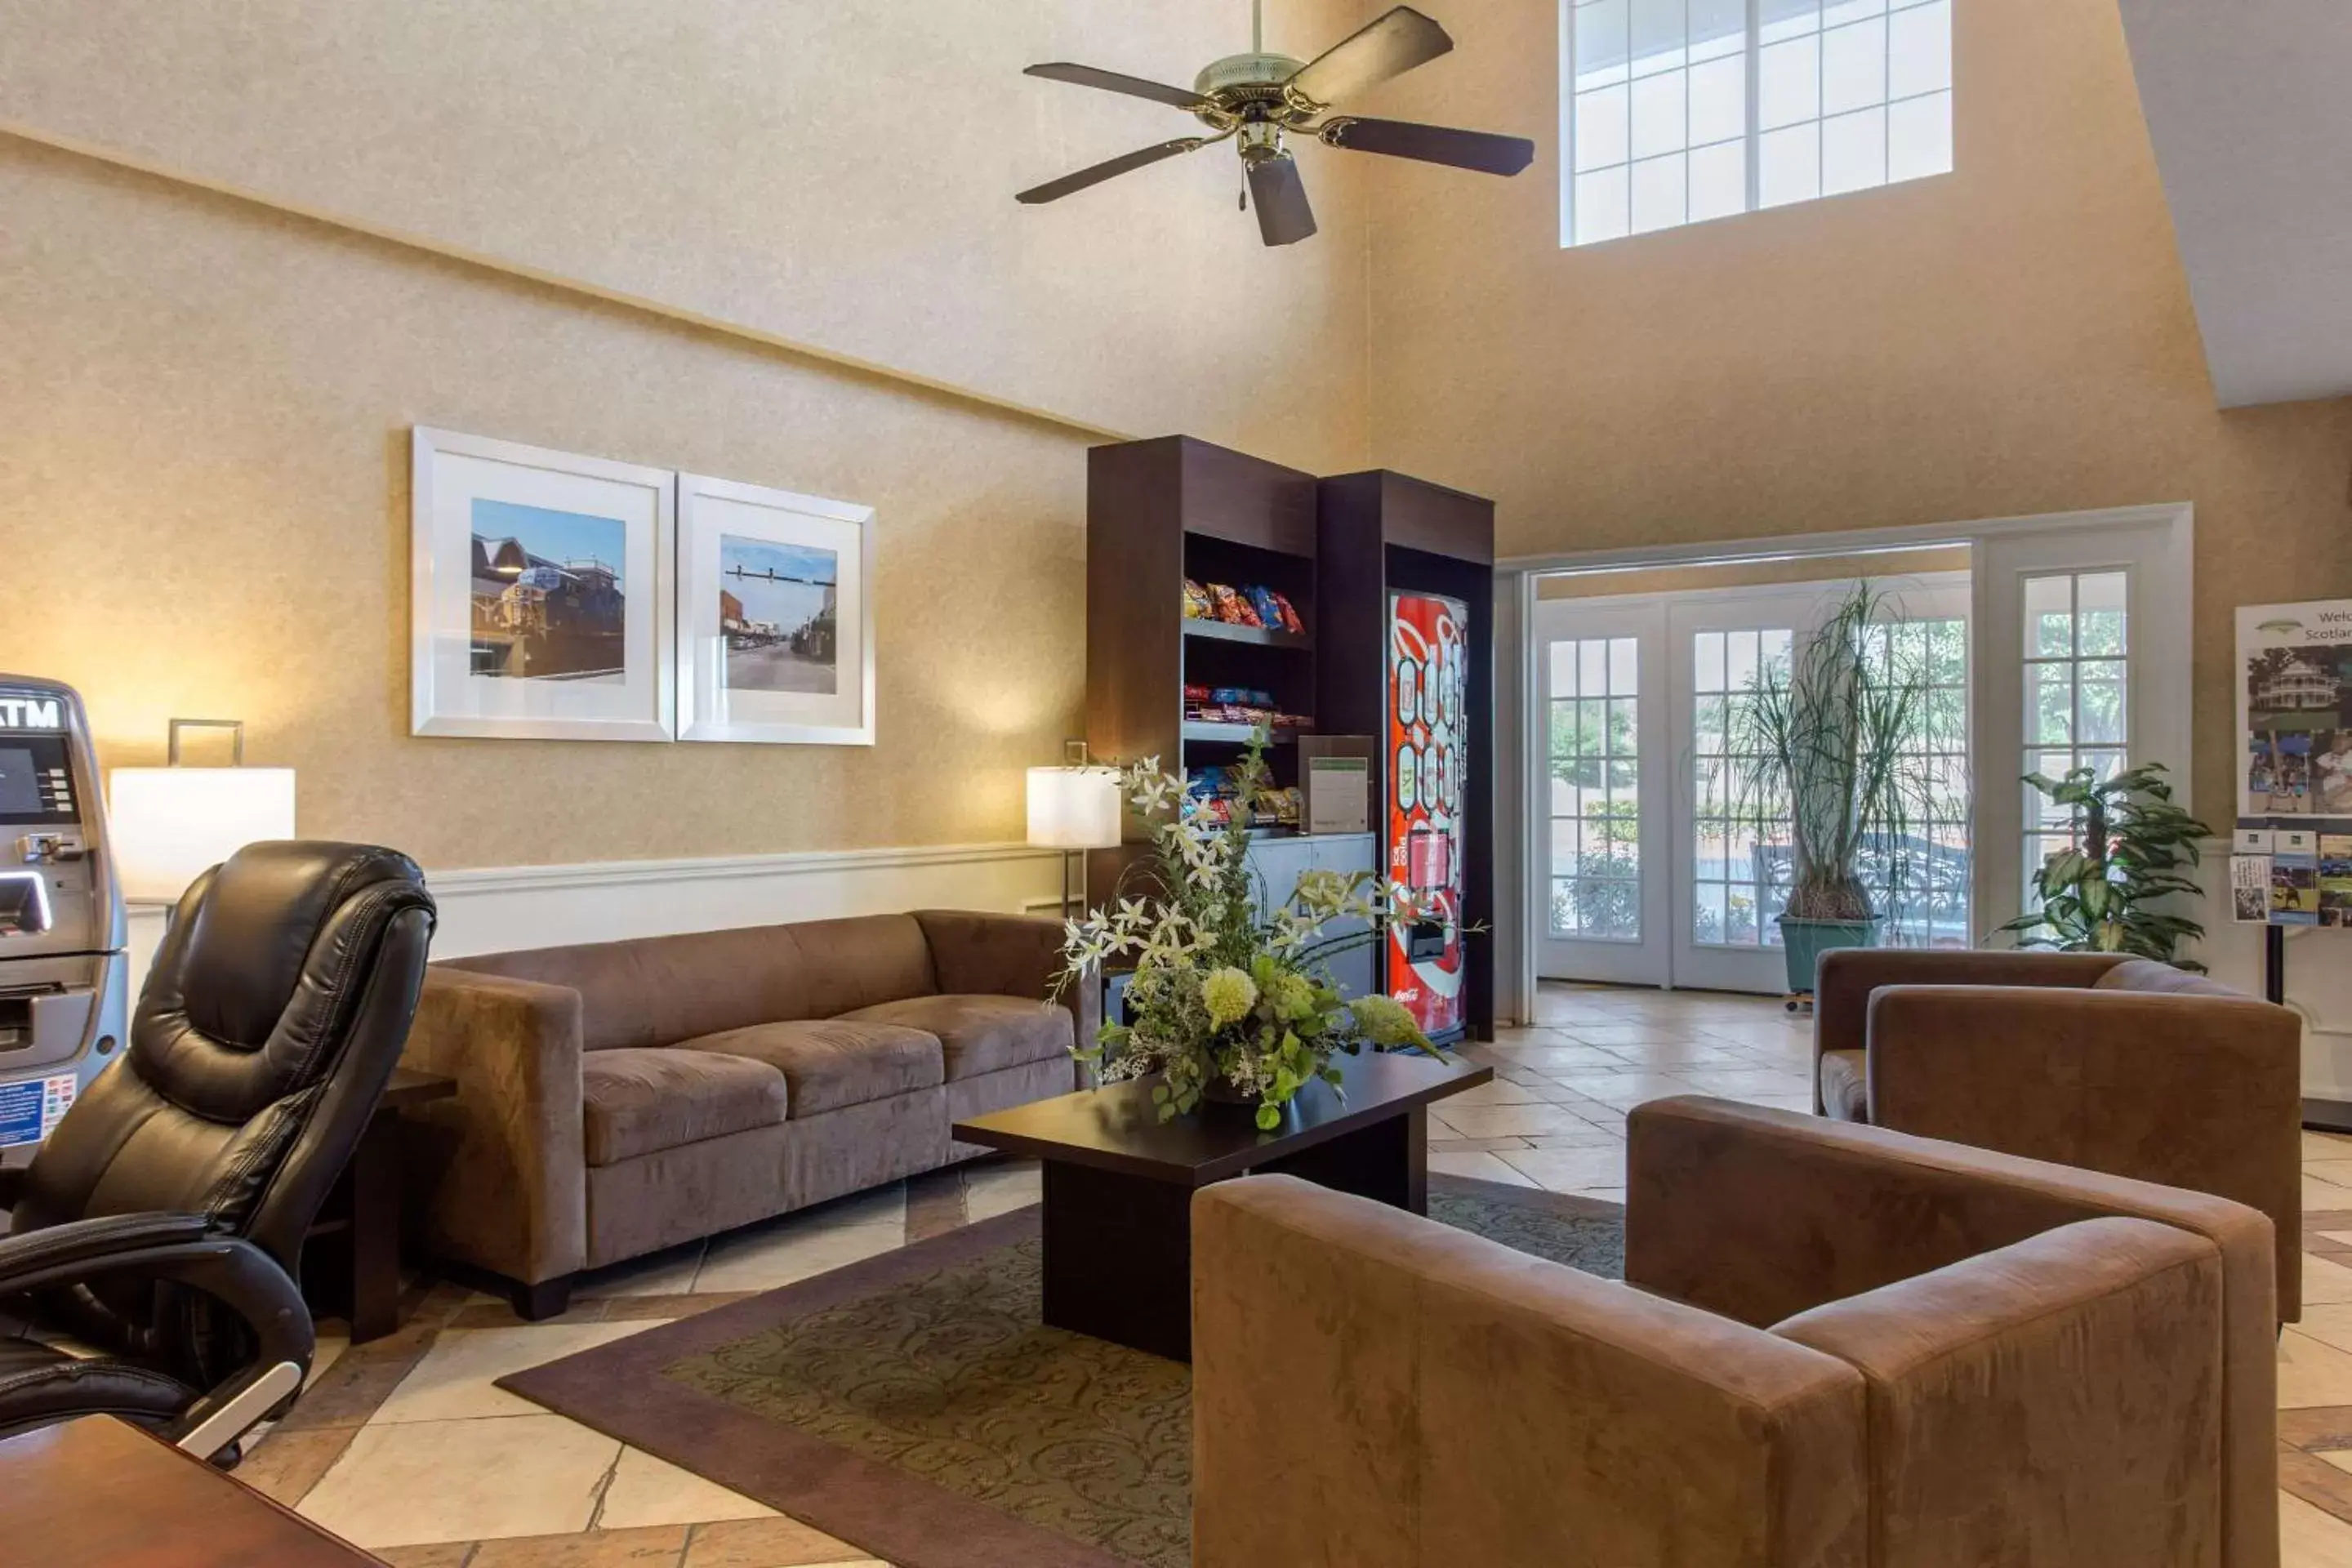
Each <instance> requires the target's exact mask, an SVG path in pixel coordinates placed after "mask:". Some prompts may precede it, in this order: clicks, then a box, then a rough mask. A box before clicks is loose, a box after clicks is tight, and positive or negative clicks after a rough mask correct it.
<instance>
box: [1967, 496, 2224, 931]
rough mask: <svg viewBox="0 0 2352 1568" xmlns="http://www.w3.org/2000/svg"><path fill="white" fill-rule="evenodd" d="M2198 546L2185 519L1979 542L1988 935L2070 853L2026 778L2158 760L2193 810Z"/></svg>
mask: <svg viewBox="0 0 2352 1568" xmlns="http://www.w3.org/2000/svg"><path fill="white" fill-rule="evenodd" d="M2190 550H2191V546H2190V537H2189V527H2188V521H2187V518H2186V515H2185V509H2184V510H2183V512H2182V513H2179V514H2174V513H2172V512H2170V511H2169V510H2162V511H2158V512H2157V513H2155V514H2154V515H2150V516H2148V517H2147V518H2146V519H2145V520H2144V521H2105V522H2097V523H2093V522H2087V521H2086V522H2084V524H2082V525H2080V526H2076V527H2054V528H2050V529H2044V530H2038V531H2034V532H2032V533H2030V534H2010V535H2000V536H1996V537H1993V538H1990V539H1987V540H1982V541H1979V542H1978V544H1977V547H1976V552H1975V557H1974V559H1975V574H1974V575H1975V579H1976V601H1977V609H1976V619H1977V625H1978V626H1979V627H1980V628H1981V630H1982V633H1983V644H1984V649H1985V655H1986V663H1987V666H1988V668H1990V670H1991V671H1992V675H1991V678H1990V679H1986V680H1984V681H1983V682H1982V683H1981V691H1982V695H1981V700H1979V703H1978V704H1977V713H1976V731H1975V749H1976V754H1977V755H1978V756H1979V758H1981V759H1982V760H1983V768H1982V772H1983V774H1984V777H1985V779H1986V781H1987V782H1986V784H1985V787H1984V788H1983V789H1982V790H1981V791H1980V792H1979V801H1978V811H1977V825H1978V838H1979V843H1981V844H1982V845H1983V847H1984V853H1983V854H1981V855H1979V857H1978V858H1977V868H1976V888H1977V899H1978V902H1979V907H1980V908H1981V909H1983V910H1985V911H1986V915H1987V919H1986V921H1985V922H1984V923H1985V925H1986V926H1987V927H1988V928H1990V927H1992V926H1997V925H1999V924H2000V922H2001V921H2004V920H2006V919H2008V918H2009V916H2010V915H2011V914H2013V913H2017V912H2020V911H2021V910H2023V909H2024V908H2025V900H2026V895H2027V891H2028V888H2029V884H2030V880H2031V878H2032V871H2033V868H2035V867H2037V866H2039V865H2040V864H2041V863H2042V860H2043V858H2045V857H2046V856H2048V855H2049V854H2051V853H2052V852H2053V851H2055V850H2057V849H2060V848H2063V847H2066V846H2067V845H2068V844H2070V843H2071V842H2073V837H2074V828H2075V826H2076V824H2075V822H2074V817H2073V814H2072V813H2071V812H2069V811H2067V810H2065V809H2063V808H2053V807H2052V806H2051V805H2049V804H2048V803H2047V802H2046V801H2045V800H2044V799H2043V798H2042V795H2041V794H2040V793H2039V792H2038V791H2036V790H2034V789H2033V788H2032V786H2031V785H2028V784H2024V783H2022V782H2021V780H2022V775H2024V774H2026V773H2046V774H2048V775H2050V776H2051V777H2053V778H2055V777H2058V776H2060V775H2062V774H2063V773H2066V772H2067V771H2068V770H2070V769H2072V768H2075V767H2088V768H2091V769H2092V770H2093V771H2094V772H2095V773H2097V774H2098V775H2099V776H2101V777H2103V778H2104V777H2106V776H2109V775H2111V774H2114V773H2119V772H2121V771H2122V770H2123V769H2124V768H2126V767H2128V766H2133V765H2136V764H2137V763H2163V764H2164V765H2165V767H2166V768H2167V770H2168V773H2169V774H2170V778H2171V783H2172V787H2173V791H2174V799H2175V800H2176V801H2177V802H2178V803H2179V805H2183V806H2188V805H2190V801H2189V771H2190V770H2189V742H2190V732H2189V697H2190V694H2189V625H2190V616H2191V605H2190V585H2191V577H2190Z"/></svg>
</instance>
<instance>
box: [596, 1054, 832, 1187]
mask: <svg viewBox="0 0 2352 1568" xmlns="http://www.w3.org/2000/svg"><path fill="white" fill-rule="evenodd" d="M580 1091H581V1099H582V1131H583V1134H584V1136H585V1142H586V1147H587V1157H588V1163H590V1164H591V1165H611V1164H616V1163H619V1162H621V1161H623V1160H628V1159H634V1158H635V1156H637V1155H639V1154H650V1153H653V1152H656V1150H661V1149H675V1148H677V1146H678V1145H679V1144H681V1143H698V1142H702V1140H704V1139H706V1138H724V1137H725V1136H727V1135H728V1134H729V1133H730V1132H747V1131H751V1129H752V1128H754V1127H773V1126H775V1125H776V1124H777V1123H779V1122H781V1121H783V1120H784V1116H785V1111H786V1109H787V1106H788V1103H789V1095H788V1092H787V1090H786V1088H785V1084H784V1075H783V1074H782V1073H781V1072H778V1071H777V1070H776V1069H775V1068H773V1067H771V1066H770V1065H768V1064H767V1063H765V1062H759V1061H747V1060H745V1059H744V1058H740V1057H722V1056H718V1055H713V1054H701V1055H688V1054H686V1053H684V1052H680V1051H665V1050H617V1051H591V1052H589V1053H588V1054H587V1055H586V1056H584V1057H583V1058H581V1061H580Z"/></svg>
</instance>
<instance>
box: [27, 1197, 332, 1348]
mask: <svg viewBox="0 0 2352 1568" xmlns="http://www.w3.org/2000/svg"><path fill="white" fill-rule="evenodd" d="M122 1275H131V1276H135V1277H137V1278H140V1279H159V1280H170V1281H172V1282H173V1283H175V1284H180V1285H184V1286H186V1287H187V1288H188V1289H192V1290H198V1291H201V1292H203V1293H204V1294H205V1295H207V1296H210V1297H211V1298H212V1299H213V1300H216V1301H218V1302H220V1303H221V1304H222V1305H223V1306H226V1308H228V1309H229V1310H231V1311H233V1312H235V1313H236V1315H237V1316H238V1317H240V1318H242V1319H244V1320H245V1321H246V1323H247V1326H248V1327H250V1328H251V1329H252V1330H253V1332H254V1337H255V1339H256V1340H257V1342H258V1352H257V1356H256V1361H257V1363H260V1364H265V1365H266V1364H268V1363H273V1362H281V1361H290V1362H293V1363H296V1364H297V1365H298V1366H300V1367H303V1368H306V1369H307V1368H308V1367H309V1366H310V1352H311V1351H312V1350H313V1349H314V1348H315V1347H316V1344H317V1340H316V1336H315V1334H314V1332H313V1330H312V1327H311V1323H310V1308H309V1307H308V1306H307V1305H305V1304H304V1302H303V1300H302V1290H301V1288H300V1287H299V1286H298V1285H297V1284H295V1282H294V1281H293V1280H292V1279H289V1278H288V1277H287V1274H286V1271H285V1270H284V1269H283V1268H279V1267H278V1264H277V1262H276V1261H275V1260H274V1259H272V1258H270V1256H269V1254H268V1253H266V1252H264V1251H262V1250H261V1248H259V1247H256V1246H255V1245H254V1244H253V1243H252V1242H250V1241H247V1240H246V1239H245V1238H244V1237H241V1236H232V1235H230V1234H229V1233H227V1232H226V1231H221V1230H215V1229H214V1228H213V1222H212V1221H211V1219H209V1218H208V1217H207V1216H205V1215H200V1214H171V1213H151V1214H126V1215H101V1216H100V1217H98V1218H95V1219H79V1220H72V1221H69V1222H68V1223H67V1224H64V1225H53V1226H47V1227H46V1228H44V1229H41V1230H32V1231H26V1233H25V1234H24V1235H22V1236H12V1237H6V1238H5V1240H0V1296H15V1295H20V1294H23V1293H26V1292H28V1291H34V1290H58V1289H67V1288H69V1287H72V1286H76V1285H85V1284H88V1283H89V1282H90V1281H91V1280H94V1279H103V1278H109V1277H117V1276H122Z"/></svg>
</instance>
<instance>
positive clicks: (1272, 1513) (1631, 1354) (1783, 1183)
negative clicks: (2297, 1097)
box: [1192, 1099, 2279, 1568]
mask: <svg viewBox="0 0 2352 1568" xmlns="http://www.w3.org/2000/svg"><path fill="white" fill-rule="evenodd" d="M1628 1159H1629V1171H1630V1186H1629V1188H1628V1191H1627V1205H1626V1253H1625V1274H1626V1280H1627V1283H1628V1284H1629V1285H1631V1286H1633V1289H1626V1288H1625V1287H1623V1286H1620V1285H1617V1284H1614V1283H1612V1282H1609V1281H1605V1280H1599V1279H1591V1278H1589V1277H1587V1276H1584V1275H1580V1274H1578V1273H1576V1272H1575V1271H1574V1270H1572V1269H1568V1268H1560V1267H1559V1266H1557V1265H1554V1264H1551V1263H1548V1262H1545V1261H1543V1260H1542V1259H1539V1258H1532V1257H1528V1256H1527V1255H1525V1254H1522V1253H1517V1252H1514V1251H1512V1250H1510V1249H1508V1248H1506V1247H1501V1246H1498V1245H1496V1244H1495V1243H1493V1242H1490V1241H1487V1240H1486V1239H1485V1238H1483V1237H1475V1236H1470V1235H1467V1234H1465V1233H1462V1232H1459V1231H1454V1230H1451V1229H1448V1228H1446V1227H1445V1226H1440V1225H1437V1224H1435V1223H1433V1222H1431V1221H1428V1220H1425V1219H1422V1218H1419V1217H1417V1216H1415V1215H1410V1214H1406V1213H1404V1212H1402V1211H1400V1210H1397V1209H1392V1208H1386V1207H1382V1206H1381V1205H1376V1204H1371V1203H1368V1202H1365V1201H1364V1200H1362V1199H1359V1198H1354V1197H1350V1196H1348V1195H1346V1194H1339V1193H1334V1192H1329V1191H1326V1190H1324V1189H1321V1188H1318V1187H1314V1186H1311V1185H1309V1184H1306V1183H1302V1182H1297V1181H1294V1180H1291V1179H1288V1178H1285V1177H1275V1176H1265V1177H1249V1178H1244V1179H1243V1180H1240V1181H1235V1182H1227V1183H1221V1184H1217V1185H1214V1186H1211V1187H1208V1188H1205V1189H1203V1190H1202V1192H1201V1193H1200V1194H1198V1195H1197V1196H1196V1197H1195V1198H1194V1199H1193V1211H1192V1212H1193V1254H1192V1256H1193V1366H1192V1378H1193V1401H1194V1405H1193V1409H1194V1414H1193V1469H1194V1492H1193V1499H1194V1500H1193V1519H1192V1534H1193V1552H1194V1556H1193V1563H1194V1564H1195V1565H1196V1568H1277V1565H1278V1568H1313V1565H1329V1568H1339V1565H1341V1564H1345V1565H1347V1568H1452V1565H1454V1564H1458V1563H1479V1564H1481V1565H1485V1568H1538V1565H1541V1568H1980V1565H1981V1564H1985V1563H2032V1564H2034V1565H2035V1568H2114V1565H2116V1564H2119V1563H2131V1564H2133V1565H2134V1568H2222V1565H2224V1564H2226V1565H2227V1568H2276V1565H2277V1563H2278V1561H2279V1546H2278V1506H2277V1497H2276V1493H2275V1491H2274V1488H2275V1486H2276V1483H2277V1458H2276V1437H2275V1415H2274V1411H2273V1395H2274V1376H2275V1369H2274V1366H2273V1361H2272V1354H2273V1339H2272V1305H2271V1283H2272V1276H2271V1268H2270V1255H2271V1236H2270V1222H2269V1221H2268V1220H2266V1219H2265V1218H2264V1217H2263V1215H2260V1214H2259V1213H2256V1212H2255V1211H2253V1210H2252V1209H2250V1208H2247V1207H2245V1206H2243V1205H2238V1204H2233V1203H2231V1202H2228V1201H2227V1200H2225V1199H2221V1198H2215V1197H2210V1196H2207V1195H2205V1194H2198V1193H2188V1192H2181V1191H2178V1190H2175V1189H2172V1188H2167V1187H2159V1186H2156V1185H2154V1184H2147V1183H2140V1182H2131V1181H2125V1180H2121V1179H2119V1178H2116V1177H2111V1176H2104V1175H2099V1174H2095V1173H2089V1172H2083V1171H2074V1170H2069V1169H2065V1168H2063V1167H2060V1166H2055V1165H2048V1164H2042V1163H2038V1162H2034V1161H2028V1160H2020V1159H2016V1158H2013V1157H2011V1156H2007V1155H2000V1154H1992V1153H1988V1152H1983V1151H1980V1150H1975V1149H1968V1148H1963V1147H1959V1146H1957V1145H1952V1144H1945V1143H1938V1142H1932V1141H1929V1140H1926V1139H1917V1138H1909V1137H1906V1136H1904V1135H1902V1134H1899V1133H1893V1132H1887V1131H1882V1130H1879V1129H1875V1128H1869V1127H1859V1126H1847V1125H1842V1124H1839V1123H1835V1122H1830V1121H1822V1120H1821V1119H1819V1118H1814V1117H1807V1116H1801V1115H1796V1114H1792V1113H1790V1112H1786V1111H1779V1110H1768V1109H1764V1108H1760V1107H1752V1106H1742V1105H1735V1104H1731V1103H1728V1102H1726V1101H1720V1100H1697V1099H1684V1100H1659V1101H1654V1102H1652V1103H1650V1104H1648V1105H1644V1106H1643V1107H1641V1108H1639V1109H1638V1110H1635V1111H1634V1112H1633V1117H1632V1119H1631V1125H1630V1145H1629V1150H1628Z"/></svg>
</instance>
